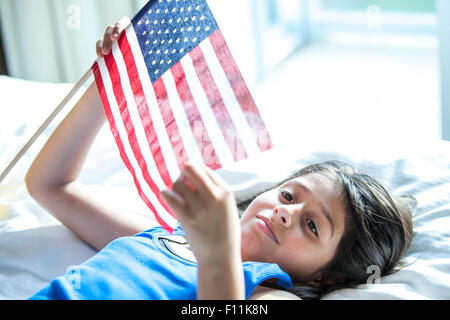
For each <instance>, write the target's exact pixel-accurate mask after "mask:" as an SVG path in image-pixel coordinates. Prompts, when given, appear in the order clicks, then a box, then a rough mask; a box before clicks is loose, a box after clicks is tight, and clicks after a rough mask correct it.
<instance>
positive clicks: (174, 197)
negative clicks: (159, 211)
mask: <svg viewBox="0 0 450 320" xmlns="http://www.w3.org/2000/svg"><path fill="white" fill-rule="evenodd" d="M161 196H162V197H163V199H164V200H165V201H166V202H167V204H168V205H169V206H170V207H171V208H172V210H173V211H174V212H175V213H177V212H184V210H186V202H185V201H184V199H183V198H182V197H180V195H179V194H177V193H176V192H175V191H172V190H167V189H166V190H163V191H161Z"/></svg>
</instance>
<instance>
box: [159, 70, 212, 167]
mask: <svg viewBox="0 0 450 320" xmlns="http://www.w3.org/2000/svg"><path fill="white" fill-rule="evenodd" d="M162 79H163V82H164V84H165V86H166V90H167V99H169V103H170V106H171V107H172V110H173V116H174V117H175V122H176V124H177V126H178V130H179V132H180V135H181V139H182V140H183V144H184V151H185V152H186V155H187V158H188V159H189V161H192V162H195V163H203V162H204V161H203V158H202V154H201V151H200V150H199V148H198V145H197V141H196V140H195V138H194V134H193V133H192V130H191V125H190V124H189V121H188V118H187V117H186V112H185V110H184V107H183V103H182V102H181V100H180V97H179V96H178V91H177V88H176V84H175V80H174V78H173V76H172V72H171V71H170V70H169V71H167V72H166V73H164V74H163V76H162Z"/></svg>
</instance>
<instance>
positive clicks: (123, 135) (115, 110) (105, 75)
mask: <svg viewBox="0 0 450 320" xmlns="http://www.w3.org/2000/svg"><path fill="white" fill-rule="evenodd" d="M97 63H98V66H99V70H100V74H101V76H102V79H103V85H104V86H105V92H106V95H107V98H108V101H109V103H110V106H111V112H112V115H113V118H114V122H115V124H116V127H117V130H118V133H119V138H120V140H121V141H122V144H123V146H124V149H125V153H126V154H127V157H128V159H129V161H130V164H131V166H132V167H133V168H134V171H135V174H136V179H137V180H138V182H139V184H140V186H141V188H142V191H143V192H144V194H145V195H146V196H147V197H148V199H149V201H150V202H151V203H152V205H153V206H154V207H155V209H156V211H157V213H158V215H159V216H160V217H161V218H162V219H163V220H164V221H165V222H166V223H167V224H168V225H169V226H171V227H172V228H174V227H175V226H176V224H177V221H176V220H175V219H174V218H173V217H172V215H170V214H169V213H168V212H167V211H166V209H165V208H164V207H163V206H162V205H161V204H160V202H159V200H158V198H156V196H155V194H154V193H153V191H152V190H151V189H150V188H149V186H148V185H147V183H146V181H145V179H144V177H143V176H142V172H141V170H140V168H139V165H138V163H137V161H136V159H135V158H134V154H133V151H132V149H131V146H130V144H129V141H128V138H127V137H128V134H127V131H126V129H125V127H124V124H123V122H122V117H121V116H120V111H119V107H118V105H117V102H116V97H115V96H114V93H113V89H112V83H111V78H110V77H109V72H108V68H107V67H106V65H105V62H104V59H100V60H98V62H97Z"/></svg>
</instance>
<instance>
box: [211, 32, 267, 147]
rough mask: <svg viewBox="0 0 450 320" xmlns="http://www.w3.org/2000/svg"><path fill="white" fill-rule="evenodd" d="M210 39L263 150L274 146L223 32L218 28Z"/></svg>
mask: <svg viewBox="0 0 450 320" xmlns="http://www.w3.org/2000/svg"><path fill="white" fill-rule="evenodd" d="M209 39H210V41H211V43H212V45H213V48H214V51H215V52H216V56H217V58H218V59H219V61H220V64H221V65H222V68H223V70H224V71H225V74H226V75H227V78H228V81H229V82H230V85H231V88H232V89H233V91H234V94H235V96H236V98H237V100H238V102H239V104H240V105H241V108H242V110H243V112H244V114H245V116H246V119H247V121H248V123H249V125H250V127H251V128H252V131H253V135H254V137H255V139H256V141H257V143H258V146H259V149H260V150H261V152H264V151H267V150H269V149H271V148H272V147H273V145H272V141H271V138H270V135H269V133H268V131H267V128H266V125H265V124H264V122H263V120H262V118H261V115H260V114H259V111H258V109H257V108H256V104H255V101H254V100H253V98H252V96H251V94H250V91H249V90H248V88H247V86H246V84H245V82H244V79H243V78H242V75H241V74H240V72H239V69H238V67H237V65H236V62H235V61H234V59H233V57H232V55H231V52H230V50H229V48H228V46H227V44H226V43H225V39H224V38H223V35H222V32H221V31H220V30H216V31H215V32H214V33H213V34H211V35H210V36H209Z"/></svg>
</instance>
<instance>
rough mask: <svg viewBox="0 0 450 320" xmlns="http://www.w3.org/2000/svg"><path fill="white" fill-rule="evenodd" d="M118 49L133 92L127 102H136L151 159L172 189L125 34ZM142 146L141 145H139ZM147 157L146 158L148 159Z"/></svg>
mask: <svg viewBox="0 0 450 320" xmlns="http://www.w3.org/2000/svg"><path fill="white" fill-rule="evenodd" d="M118 44H119V48H120V50H121V52H122V56H123V60H124V62H125V65H126V70H125V73H126V72H128V78H129V80H130V84H131V88H132V90H133V96H134V97H133V96H132V97H129V98H128V100H132V99H133V98H134V99H135V101H136V108H137V110H138V112H139V116H140V119H141V122H140V123H141V124H142V126H143V129H144V134H145V136H146V138H147V142H148V145H149V147H150V150H151V154H152V155H153V159H154V160H155V162H156V169H157V170H158V172H159V174H160V176H161V178H162V180H163V181H164V183H165V185H166V186H167V187H168V188H171V187H172V181H171V177H170V175H169V172H168V170H167V167H166V162H165V160H164V157H163V154H162V152H161V147H160V143H159V141H158V136H157V135H156V132H155V128H154V126H153V121H152V120H151V117H150V114H149V111H148V105H147V100H146V99H145V95H144V92H143V89H142V85H141V81H140V79H139V74H138V71H137V68H136V64H135V61H134V56H133V52H132V51H131V47H130V44H129V42H128V38H127V35H126V33H124V34H123V36H122V37H121V38H120V39H119V42H118ZM141 145H143V144H141ZM148 158H149V157H146V159H148Z"/></svg>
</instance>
